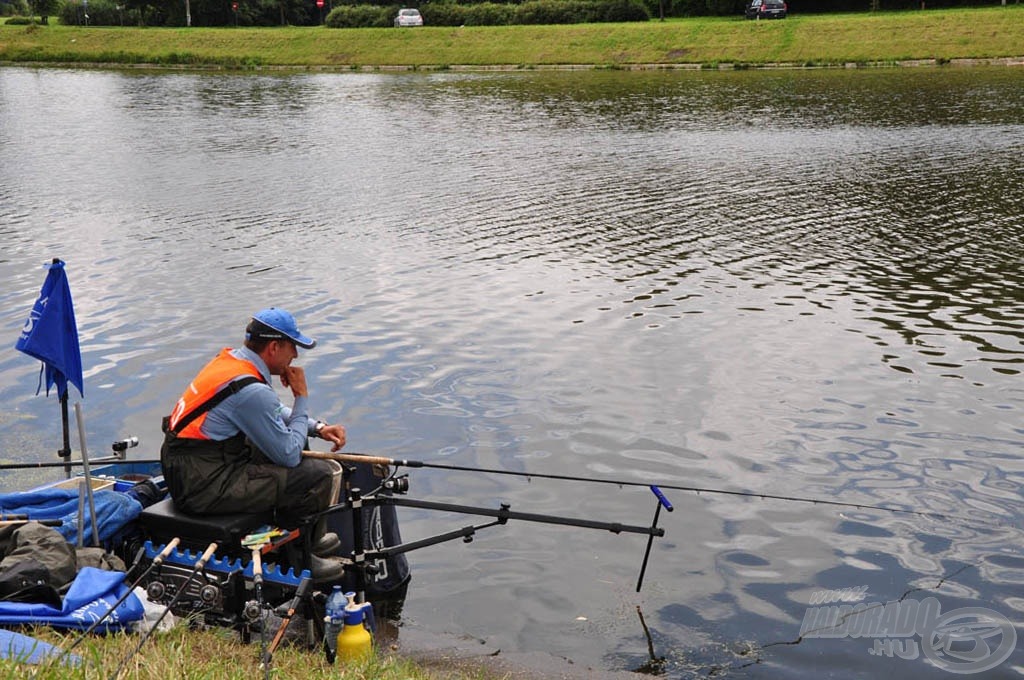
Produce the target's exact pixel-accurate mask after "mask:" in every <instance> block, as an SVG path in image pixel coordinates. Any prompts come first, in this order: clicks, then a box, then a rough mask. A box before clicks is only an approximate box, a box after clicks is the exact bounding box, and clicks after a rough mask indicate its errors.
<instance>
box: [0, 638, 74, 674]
mask: <svg viewBox="0 0 1024 680" xmlns="http://www.w3.org/2000/svg"><path fill="white" fill-rule="evenodd" d="M59 654H60V649H58V648H57V647H54V646H53V645H51V644H49V643H46V642H43V641H42V640H37V639H35V638H34V637H29V636H28V635H22V634H21V633H15V632H13V631H9V630H2V629H0V659H18V660H19V661H21V662H23V663H40V662H42V661H46V660H47V659H49V658H50V657H52V656H57V655H59ZM62 662H63V665H65V666H77V665H78V664H80V663H81V662H82V659H81V658H80V657H77V656H75V655H74V654H69V655H68V656H66V657H64V659H63V660H62Z"/></svg>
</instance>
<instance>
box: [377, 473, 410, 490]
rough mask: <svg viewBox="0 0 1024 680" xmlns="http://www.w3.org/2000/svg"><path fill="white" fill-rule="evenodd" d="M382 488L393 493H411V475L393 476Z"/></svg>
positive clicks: (385, 481)
mask: <svg viewBox="0 0 1024 680" xmlns="http://www.w3.org/2000/svg"><path fill="white" fill-rule="evenodd" d="M381 486H382V487H383V488H385V489H387V490H388V491H390V492H391V493H401V494H406V493H409V475H407V474H406V475H392V476H391V477H389V478H388V479H386V480H384V482H383V483H382V484H381Z"/></svg>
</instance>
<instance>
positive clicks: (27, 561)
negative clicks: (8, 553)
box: [0, 557, 61, 609]
mask: <svg viewBox="0 0 1024 680" xmlns="http://www.w3.org/2000/svg"><path fill="white" fill-rule="evenodd" d="M0 600H6V601H7V602H37V603H42V604H48V605H50V606H52V607H56V608H57V609H60V607H61V599H60V593H58V592H57V589H56V588H54V587H53V586H52V585H50V570H49V569H47V568H46V567H45V566H43V563H42V562H40V561H39V560H34V559H32V558H31V557H26V558H23V559H20V560H18V561H15V562H5V563H4V564H3V567H2V570H0Z"/></svg>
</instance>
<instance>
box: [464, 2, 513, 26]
mask: <svg viewBox="0 0 1024 680" xmlns="http://www.w3.org/2000/svg"><path fill="white" fill-rule="evenodd" d="M465 9H466V19H465V21H464V22H463V23H464V24H465V25H466V26H505V25H508V24H511V23H512V19H513V17H514V16H515V8H514V7H513V6H512V5H501V4H498V3H496V2H481V3H479V4H476V5H465Z"/></svg>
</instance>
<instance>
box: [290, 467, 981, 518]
mask: <svg viewBox="0 0 1024 680" xmlns="http://www.w3.org/2000/svg"><path fill="white" fill-rule="evenodd" d="M302 455H303V456H305V457H307V458H321V459H326V460H337V461H341V462H345V463H363V464H365V465H393V466H395V467H399V466H405V467H409V468H432V469H437V470H450V471H453V472H486V473H489V474H494V475H509V476H512V477H526V478H527V479H532V478H538V479H557V480H560V481H565V482H590V483H592V484H614V485H615V486H619V487H623V486H635V487H650V486H651V483H650V482H636V481H630V480H622V479H600V478H597V477H575V476H572V475H555V474H544V473H537V472H517V471H515V470H502V469H498V468H479V467H470V466H465V465H448V464H445V463H425V462H423V461H419V460H408V459H402V458H385V457H383V456H370V455H364V454H361V453H325V452H322V451H303V452H302ZM657 486H658V487H659V488H661V489H671V490H673V491H688V492H693V493H696V494H697V495H700V494H717V495H723V496H739V497H743V498H760V499H762V500H777V501H789V502H794V503H810V504H812V505H830V506H834V507H840V508H854V509H857V510H878V511H882V512H891V513H899V514H907V515H916V516H918V517H927V518H929V519H941V520H959V521H962V522H975V523H978V524H989V525H992V524H1000V523H999V522H985V521H980V520H978V519H976V518H973V517H960V516H958V515H948V514H943V513H939V512H926V511H923V510H907V509H905V508H892V507H888V506H885V505H872V504H870V503H851V502H848V501H834V500H828V499H824V498H807V497H803V496H783V495H780V494H770V493H762V492H760V491H739V490H730V489H716V488H710V487H700V486H683V485H679V484H663V483H658V484H657Z"/></svg>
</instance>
